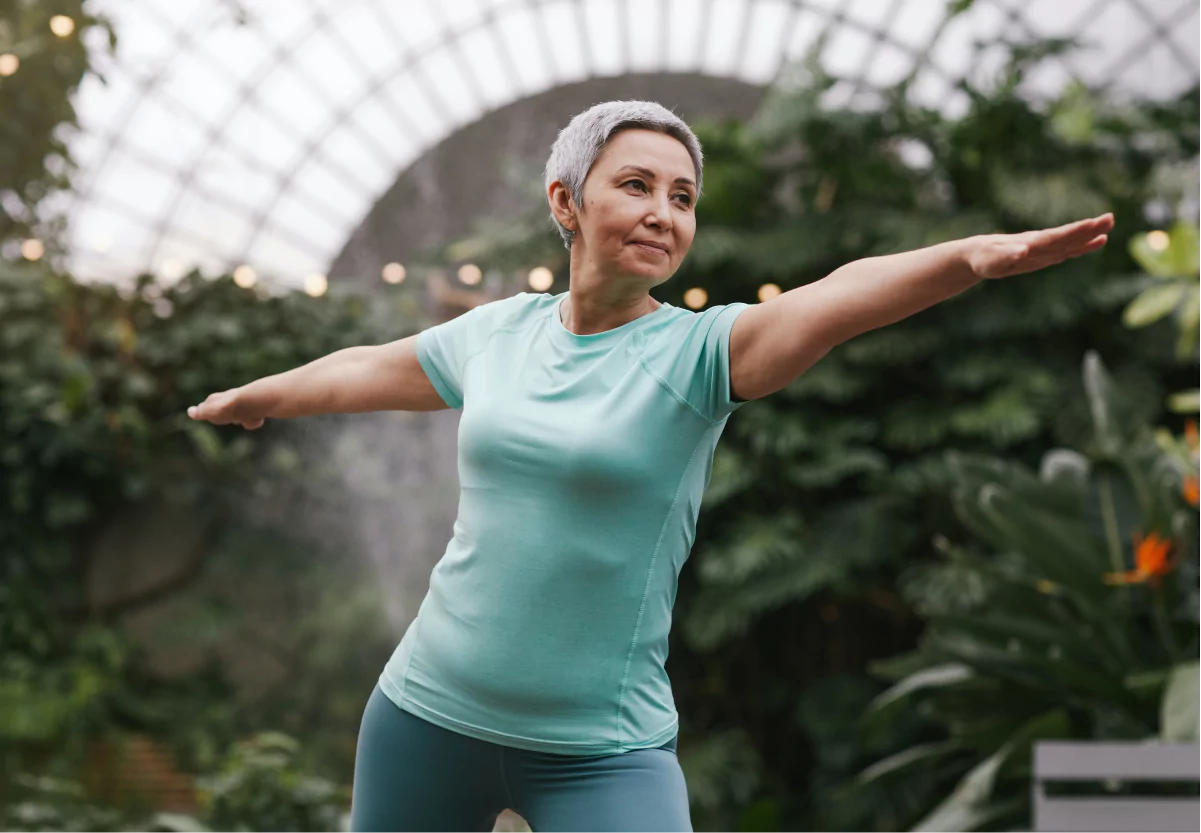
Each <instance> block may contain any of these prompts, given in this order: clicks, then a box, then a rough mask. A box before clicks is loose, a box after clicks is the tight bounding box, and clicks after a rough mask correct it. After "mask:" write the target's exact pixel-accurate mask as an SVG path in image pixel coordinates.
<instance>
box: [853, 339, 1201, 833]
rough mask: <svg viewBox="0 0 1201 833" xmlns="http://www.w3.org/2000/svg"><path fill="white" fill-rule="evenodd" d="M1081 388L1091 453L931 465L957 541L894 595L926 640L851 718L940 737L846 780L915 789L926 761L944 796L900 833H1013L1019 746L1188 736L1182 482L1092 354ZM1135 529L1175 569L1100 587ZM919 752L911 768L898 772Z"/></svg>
mask: <svg viewBox="0 0 1201 833" xmlns="http://www.w3.org/2000/svg"><path fill="white" fill-rule="evenodd" d="M1084 388H1085V391H1086V393H1087V400H1088V403H1089V408H1090V413H1091V416H1092V423H1093V437H1092V440H1091V442H1089V443H1087V444H1086V445H1085V446H1084V448H1083V449H1082V450H1066V449H1060V450H1055V451H1051V452H1049V453H1047V454H1046V455H1045V456H1044V458H1043V462H1042V465H1041V468H1040V470H1039V471H1038V472H1037V473H1036V472H1032V471H1030V470H1028V469H1026V467H1024V466H1022V465H1020V464H1016V463H1012V462H1009V461H1006V460H1003V459H1000V458H995V457H988V456H983V455H966V454H960V453H950V454H948V458H949V461H948V464H949V466H950V468H951V471H952V472H953V482H952V490H953V498H954V506H955V510H956V512H957V514H958V515H959V517H960V519H961V520H962V521H963V523H964V525H965V527H966V528H967V529H968V530H969V533H970V535H971V541H970V543H967V544H962V545H956V544H952V543H950V542H949V541H947V540H945V539H943V540H941V541H940V549H941V551H942V553H943V557H944V560H943V561H942V562H941V563H938V564H936V565H926V566H922V567H917V568H914V569H913V570H911V572H910V575H909V577H908V580H907V581H906V583H905V588H906V594H907V596H909V597H910V599H911V601H912V602H913V603H914V604H915V605H916V606H918V607H919V608H920V609H921V610H922V611H923V612H924V613H925V615H926V616H927V618H928V620H929V626H928V629H927V632H926V635H925V636H924V638H923V640H922V642H921V646H920V648H919V649H918V652H917V653H916V654H915V655H914V656H913V657H912V658H911V659H910V661H909V663H908V668H907V669H906V671H905V674H904V676H902V678H901V679H900V680H899V681H897V682H896V683H895V684H894V685H893V686H892V687H891V688H890V689H889V690H888V691H886V692H884V693H883V694H881V695H880V696H879V697H877V698H876V700H875V701H874V703H873V704H872V707H871V710H870V712H869V715H868V718H867V725H868V727H869V728H877V729H878V728H880V727H887V726H888V724H889V723H890V721H891V720H892V719H894V718H895V716H896V714H897V713H898V711H899V710H913V711H915V712H916V713H917V714H920V715H921V716H922V719H923V720H924V721H926V722H927V723H928V724H930V726H931V728H932V729H934V730H936V732H935V733H936V734H937V735H941V738H940V739H939V740H938V741H937V742H935V743H934V744H931V743H930V742H925V743H923V744H922V745H920V746H914V747H911V748H909V749H905V750H903V751H900V752H897V753H895V754H894V755H892V756H891V757H888V758H886V759H884V760H881V761H879V762H877V763H876V764H874V765H873V766H872V767H870V768H868V769H867V770H866V771H864V772H863V773H862V776H861V782H862V783H865V784H870V783H874V782H878V781H893V782H894V785H895V782H896V781H898V780H905V779H920V780H921V782H922V783H923V784H925V783H927V782H928V779H929V778H930V777H931V772H932V771H933V766H934V765H939V764H941V765H943V770H942V773H941V776H940V778H941V779H943V780H942V781H941V783H942V784H944V785H945V787H946V788H947V791H948V792H949V795H948V796H947V797H946V798H945V799H944V800H942V801H941V803H939V804H938V805H937V806H934V807H928V808H927V810H928V813H927V815H926V816H925V817H924V818H922V819H920V820H915V819H910V823H911V824H912V823H914V822H915V821H916V824H915V825H914V826H915V827H916V828H917V829H923V830H977V829H996V828H997V826H1001V827H1002V829H1005V826H1006V825H1009V826H1012V825H1017V826H1025V825H1028V823H1029V822H1028V818H1027V815H1028V812H1029V807H1028V804H1027V801H1028V796H1029V757H1030V751H1029V750H1030V745H1031V743H1032V742H1033V741H1035V740H1038V739H1042V738H1082V739H1098V740H1106V739H1135V740H1137V739H1144V738H1149V737H1156V736H1159V735H1160V734H1163V735H1164V736H1165V737H1172V738H1182V737H1189V736H1190V735H1191V736H1193V737H1195V735H1196V721H1197V701H1196V662H1195V657H1196V655H1197V651H1198V643H1197V623H1198V604H1197V577H1198V567H1197V557H1198V553H1197V537H1198V524H1197V511H1196V509H1195V508H1193V507H1191V506H1189V505H1188V504H1187V503H1186V501H1185V500H1184V497H1183V493H1182V480H1183V477H1184V476H1185V474H1187V473H1188V472H1187V470H1186V469H1185V467H1183V466H1182V465H1181V464H1180V461H1179V459H1178V458H1176V457H1175V456H1174V455H1172V454H1171V453H1170V452H1168V451H1165V450H1164V449H1163V448H1162V447H1161V446H1160V445H1159V443H1158V442H1157V441H1156V439H1155V436H1154V432H1153V431H1152V429H1151V428H1150V427H1149V426H1147V425H1146V424H1145V423H1143V422H1142V421H1141V420H1140V419H1139V418H1138V417H1137V416H1133V415H1132V414H1131V413H1130V409H1129V408H1128V407H1126V406H1125V403H1126V401H1127V399H1128V395H1127V394H1126V393H1125V392H1124V391H1122V390H1121V389H1120V388H1119V387H1117V386H1115V385H1114V384H1113V381H1112V379H1110V378H1109V376H1108V374H1107V372H1106V371H1105V368H1104V367H1103V366H1102V365H1101V363H1100V361H1099V359H1098V357H1097V356H1096V354H1093V353H1090V354H1089V355H1088V357H1087V358H1086V360H1085V363H1084ZM1152 532H1158V533H1159V534H1160V535H1162V536H1163V537H1166V538H1168V539H1170V540H1171V541H1172V542H1173V547H1174V550H1175V553H1176V557H1175V560H1174V561H1172V562H1169V565H1168V567H1167V568H1166V569H1161V570H1159V571H1156V572H1154V573H1153V574H1152V575H1150V576H1149V577H1144V578H1143V579H1142V580H1141V581H1139V582H1138V583H1135V584H1132V585H1129V586H1114V585H1113V579H1114V576H1116V575H1119V574H1123V573H1127V572H1129V571H1132V570H1134V569H1135V568H1136V566H1138V565H1137V564H1136V558H1135V553H1134V548H1133V547H1132V546H1130V544H1131V542H1133V541H1137V540H1138V539H1139V537H1140V536H1143V537H1145V536H1149V535H1150V534H1151V533H1152ZM1137 561H1138V562H1139V563H1144V559H1143V558H1142V557H1140V558H1138V559H1137ZM965 589H967V592H963V591H964V590H965ZM1189 658H1193V659H1192V661H1191V662H1190V661H1189ZM919 756H920V757H921V758H922V761H923V765H922V766H921V767H914V766H912V764H913V763H914V762H915V761H916V760H917V759H918V757H919Z"/></svg>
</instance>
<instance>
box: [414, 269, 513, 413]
mask: <svg viewBox="0 0 1201 833" xmlns="http://www.w3.org/2000/svg"><path fill="white" fill-rule="evenodd" d="M529 297H530V295H529V293H527V292H520V293H518V294H517V295H514V296H512V297H511V298H503V299H501V300H499V301H490V302H488V303H486V304H480V305H479V306H478V307H473V308H472V309H469V310H468V311H467V312H465V313H463V314H462V315H460V316H458V317H457V318H452V319H451V320H450V321H445V322H443V323H441V324H437V325H435V326H433V327H430V328H429V329H426V330H423V331H422V332H421V333H420V334H419V335H418V336H417V361H418V362H420V363H421V369H422V370H424V371H425V375H426V376H428V377H429V380H430V383H431V384H432V385H433V386H434V389H435V390H437V391H438V395H439V396H441V397H442V400H443V401H444V402H445V403H446V404H447V405H448V406H450V407H451V408H456V409H458V408H462V407H463V374H464V370H465V369H466V367H467V362H468V360H469V359H471V357H472V356H474V355H476V354H477V353H479V352H480V351H482V350H483V349H484V348H485V347H487V345H488V340H489V339H490V338H491V337H492V334H493V333H495V332H496V331H497V330H498V329H500V327H501V326H503V325H504V324H506V323H507V322H508V321H509V319H511V318H512V317H513V313H514V312H515V311H516V310H517V308H519V307H521V306H522V305H523V304H524V303H525V302H526V301H527V300H528V298H529Z"/></svg>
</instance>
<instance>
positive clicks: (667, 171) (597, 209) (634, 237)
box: [552, 129, 696, 289]
mask: <svg viewBox="0 0 1201 833" xmlns="http://www.w3.org/2000/svg"><path fill="white" fill-rule="evenodd" d="M560 191H562V189H560ZM563 193H565V192H563ZM561 202H562V203H563V207H564V208H566V204H565V203H566V201H565V198H561ZM695 202H696V172H695V170H694V168H693V166H692V157H691V156H689V155H688V151H687V150H686V149H685V147H684V145H683V144H681V143H680V142H679V141H678V140H677V139H674V138H672V137H671V136H668V135H667V134H665V133H659V132H657V131H654V130H643V129H627V130H622V131H621V132H619V133H618V134H617V135H615V136H613V137H612V138H611V139H610V140H609V143H608V144H607V145H606V146H605V148H604V150H602V151H601V153H600V155H599V156H598V157H597V159H596V162H595V163H594V164H593V166H592V170H591V171H589V172H588V177H587V179H586V180H585V182H584V200H583V210H582V211H579V212H577V213H575V214H574V218H575V221H576V223H575V225H574V226H572V225H568V227H569V228H574V229H576V237H575V240H574V241H573V242H572V248H573V250H574V249H575V248H576V247H581V251H580V254H582V255H583V256H584V258H585V263H586V264H587V265H590V266H593V267H595V268H596V269H598V271H599V272H600V273H601V275H602V276H603V277H605V278H615V279H618V280H630V279H633V280H635V281H637V282H638V283H641V284H643V285H644V286H645V287H646V288H647V289H650V288H651V287H654V286H657V285H659V284H661V283H663V282H664V281H666V280H667V279H668V278H670V277H671V276H672V275H673V274H675V271H676V269H678V268H679V267H680V263H681V262H683V260H684V255H686V254H688V249H689V247H690V246H692V238H693V236H694V235H695V234H696V212H695V209H694V203H695ZM554 204H555V195H554V194H552V205H554ZM560 221H562V215H560ZM647 244H654V245H647ZM575 254H576V253H575V252H574V251H573V259H574V255H575Z"/></svg>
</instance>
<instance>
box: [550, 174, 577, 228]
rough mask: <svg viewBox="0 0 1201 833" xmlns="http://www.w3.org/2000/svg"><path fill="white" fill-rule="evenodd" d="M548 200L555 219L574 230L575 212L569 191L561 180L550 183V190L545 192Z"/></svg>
mask: <svg viewBox="0 0 1201 833" xmlns="http://www.w3.org/2000/svg"><path fill="white" fill-rule="evenodd" d="M547 198H548V199H549V200H550V210H551V212H552V213H553V214H554V215H555V219H556V220H558V221H559V224H560V225H562V226H563V227H564V228H565V229H567V230H568V231H576V230H577V229H576V220H575V212H574V211H573V210H572V209H573V206H572V204H571V192H570V191H568V190H567V188H566V186H564V185H563V183H562V182H559V181H558V180H555V181H554V182H552V183H551V185H550V191H549V193H548V194H547Z"/></svg>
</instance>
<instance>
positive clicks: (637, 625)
mask: <svg viewBox="0 0 1201 833" xmlns="http://www.w3.org/2000/svg"><path fill="white" fill-rule="evenodd" d="M698 416H699V414H698ZM707 435H708V434H707V432H702V434H701V436H700V437H699V438H698V439H697V441H696V445H694V446H693V447H692V454H690V455H689V456H688V463H687V464H686V465H685V466H684V471H683V472H681V473H680V479H679V481H678V482H677V483H676V493H675V495H674V496H673V497H672V499H671V506H670V507H668V509H667V514H666V516H664V518H663V524H662V526H660V527H659V538H658V540H657V541H655V549H654V551H653V552H652V553H651V561H650V564H649V565H648V566H647V568H646V581H645V582H644V584H643V587H642V601H641V603H640V604H639V605H638V616H637V618H636V619H635V620H634V634H633V636H632V637H631V638H630V649H629V651H628V652H627V653H626V665H625V669H624V670H623V671H622V673H621V687H620V688H619V689H618V692H617V727H616V729H617V732H616V738H617V745H618V746H620V747H624V746H625V743H624V741H622V739H621V717H622V709H623V708H624V705H625V694H626V686H627V684H628V683H629V676H630V666H631V665H632V664H633V661H634V649H635V647H636V646H637V645H638V632H639V631H640V630H641V629H642V615H643V613H644V612H645V611H646V598H647V596H648V595H650V589H651V577H652V576H653V575H654V572H655V562H656V561H657V560H658V558H659V549H660V548H661V547H662V546H663V536H664V535H666V534H667V525H668V524H669V523H670V522H671V518H672V516H673V515H674V514H675V511H676V504H678V503H679V502H680V492H681V491H682V490H683V488H684V481H685V480H686V479H687V477H688V472H689V470H690V469H691V468H692V463H693V461H694V460H696V453H697V452H698V451H699V450H700V448H701V446H702V445H703V444H704V442H705V438H706V436H707Z"/></svg>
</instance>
